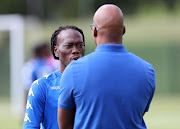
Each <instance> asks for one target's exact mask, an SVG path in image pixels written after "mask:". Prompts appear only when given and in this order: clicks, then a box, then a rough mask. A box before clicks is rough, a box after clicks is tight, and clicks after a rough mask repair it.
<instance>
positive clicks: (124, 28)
mask: <svg viewBox="0 0 180 129" xmlns="http://www.w3.org/2000/svg"><path fill="white" fill-rule="evenodd" d="M125 32H126V27H125V26H124V25H123V34H122V35H124V34H125Z"/></svg>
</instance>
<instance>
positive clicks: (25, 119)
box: [24, 113, 31, 122]
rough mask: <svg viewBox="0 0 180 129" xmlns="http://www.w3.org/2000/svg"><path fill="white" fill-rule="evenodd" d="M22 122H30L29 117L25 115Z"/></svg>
mask: <svg viewBox="0 0 180 129" xmlns="http://www.w3.org/2000/svg"><path fill="white" fill-rule="evenodd" d="M24 121H26V122H27V121H29V122H31V120H30V119H29V117H28V113H25V117H24Z"/></svg>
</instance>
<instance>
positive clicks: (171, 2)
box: [163, 0, 177, 11]
mask: <svg viewBox="0 0 180 129" xmlns="http://www.w3.org/2000/svg"><path fill="white" fill-rule="evenodd" d="M163 1H164V3H165V4H166V6H167V7H168V9H169V11H174V10H175V5H176V3H177V0H163Z"/></svg>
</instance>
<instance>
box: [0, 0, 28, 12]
mask: <svg viewBox="0 0 180 129" xmlns="http://www.w3.org/2000/svg"><path fill="white" fill-rule="evenodd" d="M9 13H11V14H14V13H20V14H26V1H25V0H1V4H0V14H9Z"/></svg>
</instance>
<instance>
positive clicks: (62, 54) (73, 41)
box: [54, 29, 85, 73]
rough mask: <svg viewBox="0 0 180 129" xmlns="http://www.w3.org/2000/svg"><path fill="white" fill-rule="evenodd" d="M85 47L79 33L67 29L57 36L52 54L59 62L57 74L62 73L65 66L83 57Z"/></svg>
mask: <svg viewBox="0 0 180 129" xmlns="http://www.w3.org/2000/svg"><path fill="white" fill-rule="evenodd" d="M84 51H85V46H84V41H83V37H82V35H81V33H80V32H78V31H76V30H73V29H67V30H62V31H61V32H60V33H59V34H58V35H57V45H56V46H55V47H54V53H55V55H56V56H57V57H59V60H60V68H59V72H60V73H63V71H64V69H65V68H66V66H67V65H68V64H69V63H70V62H71V61H74V60H77V59H78V58H80V57H82V56H83V55H84Z"/></svg>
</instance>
